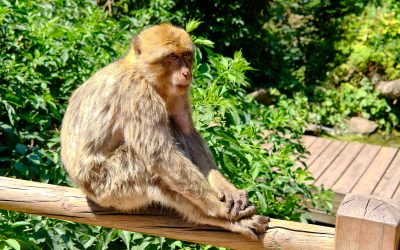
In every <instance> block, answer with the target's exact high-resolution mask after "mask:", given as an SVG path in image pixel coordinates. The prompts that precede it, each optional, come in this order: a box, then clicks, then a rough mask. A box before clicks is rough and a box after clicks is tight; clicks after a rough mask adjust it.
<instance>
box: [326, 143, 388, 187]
mask: <svg viewBox="0 0 400 250" xmlns="http://www.w3.org/2000/svg"><path fill="white" fill-rule="evenodd" d="M379 149H380V147H379V146H376V145H369V144H367V145H365V146H364V147H363V149H362V150H361V152H360V153H359V154H358V155H357V157H356V159H354V161H353V162H352V163H351V165H350V166H349V167H348V168H347V170H346V171H345V172H344V174H343V175H342V177H340V178H339V180H338V181H337V182H336V183H335V185H333V187H332V190H333V191H334V192H336V193H341V194H347V193H348V192H350V190H351V189H352V188H353V187H354V185H355V184H356V183H357V182H358V179H359V178H360V177H361V176H362V174H363V173H364V171H365V169H367V167H368V166H369V164H370V163H371V162H372V161H373V159H374V158H375V155H376V154H377V153H378V151H379Z"/></svg>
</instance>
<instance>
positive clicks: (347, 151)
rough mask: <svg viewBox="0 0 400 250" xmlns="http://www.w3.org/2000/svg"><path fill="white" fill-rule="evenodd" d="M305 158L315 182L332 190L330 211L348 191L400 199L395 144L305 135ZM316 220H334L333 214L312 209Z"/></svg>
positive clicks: (398, 156) (398, 152)
mask: <svg viewBox="0 0 400 250" xmlns="http://www.w3.org/2000/svg"><path fill="white" fill-rule="evenodd" d="M302 141H303V142H304V144H305V146H306V148H307V150H308V151H309V153H310V154H309V156H308V157H307V158H306V159H305V161H304V162H305V163H306V164H307V166H308V168H309V170H310V171H311V173H312V174H313V176H314V178H315V181H314V184H315V185H317V186H324V187H325V188H329V189H332V190H333V191H334V193H335V197H334V202H333V212H334V213H336V211H337V208H338V206H339V205H340V202H341V201H342V200H343V198H344V196H345V195H346V194H347V193H350V192H351V193H357V194H362V195H374V196H377V197H379V198H390V199H395V200H400V150H399V149H398V148H391V147H382V146H378V145H370V144H362V143H357V142H345V141H337V140H330V139H324V138H320V137H314V136H304V137H303V139H302ZM312 216H313V218H314V219H315V220H316V221H320V222H325V223H330V224H334V222H335V218H334V216H329V215H326V214H324V213H321V212H319V211H315V210H313V211H312Z"/></svg>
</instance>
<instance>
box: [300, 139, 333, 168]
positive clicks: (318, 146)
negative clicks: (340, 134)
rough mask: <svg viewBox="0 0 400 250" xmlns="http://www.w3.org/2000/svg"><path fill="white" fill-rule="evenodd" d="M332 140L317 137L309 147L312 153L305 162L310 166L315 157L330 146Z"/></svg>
mask: <svg viewBox="0 0 400 250" xmlns="http://www.w3.org/2000/svg"><path fill="white" fill-rule="evenodd" d="M331 142H332V140H326V139H323V138H319V137H318V138H317V139H316V140H315V142H314V143H313V144H312V145H311V146H310V147H309V148H308V150H309V151H310V155H309V156H308V157H307V159H305V161H304V162H305V163H306V164H307V165H308V166H309V165H310V164H312V163H313V161H314V160H315V159H317V158H318V156H319V155H320V154H321V153H322V152H323V151H324V150H325V149H326V148H327V147H328V146H329V144H330V143H331Z"/></svg>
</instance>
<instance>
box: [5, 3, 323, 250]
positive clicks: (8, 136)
mask: <svg viewBox="0 0 400 250" xmlns="http://www.w3.org/2000/svg"><path fill="white" fill-rule="evenodd" d="M152 8H153V10H154V8H155V10H158V11H159V12H155V13H159V15H160V17H159V19H163V18H164V16H161V15H164V14H165V13H164V11H163V8H164V7H161V5H154V6H153V7H152ZM141 15H142V16H143V17H146V15H149V13H148V12H147V11H146V10H143V11H142V12H140V11H138V13H137V15H136V16H133V17H127V16H124V15H121V16H120V17H119V19H118V20H114V19H110V18H108V17H107V14H106V13H105V12H103V11H102V10H101V9H99V8H98V7H97V6H95V5H94V4H93V3H92V2H90V1H87V0H78V1H65V0H56V1H53V2H52V4H49V3H47V2H46V1H43V2H41V1H27V0H26V1H16V2H12V3H11V2H9V1H7V0H1V5H0V64H1V65H2V67H1V68H0V91H1V93H2V94H1V96H0V102H1V105H0V116H1V120H0V127H1V130H0V134H1V137H0V154H1V156H0V162H1V163H0V164H1V168H0V174H1V175H3V176H10V177H17V178H23V179H30V180H36V181H42V182H49V183H54V184H62V185H68V184H70V182H69V181H68V178H67V177H66V174H65V172H64V170H63V168H62V167H61V164H60V160H59V126H60V124H61V119H62V115H63V112H64V111H65V108H66V104H67V100H68V97H69V96H70V94H71V91H72V90H73V89H75V88H76V87H77V86H78V85H79V84H81V83H82V82H83V81H84V80H85V79H87V78H88V77H89V76H90V75H91V74H93V73H94V72H95V71H96V70H98V69H99V68H100V67H103V66H105V65H107V64H109V63H110V62H112V61H113V60H115V59H116V58H118V57H120V56H121V55H122V54H123V53H124V52H125V48H126V47H127V44H128V43H129V40H130V37H131V35H132V34H133V33H135V32H136V31H137V29H140V28H141V27H143V26H145V25H147V24H149V23H150V22H152V21H154V19H152V18H150V19H149V18H147V19H146V18H144V21H143V22H140V21H139V20H140V16H141ZM198 24H199V23H196V22H191V23H190V24H188V29H194V28H196V27H197V26H198ZM133 25H135V26H136V27H135V28H132V26H133ZM189 27H190V28H189ZM126 29H129V31H126ZM194 41H195V42H196V44H197V45H198V46H199V48H198V49H197V53H196V66H195V72H194V75H195V82H194V88H193V103H194V106H195V107H196V108H195V113H194V119H195V122H196V124H197V128H198V129H199V131H200V132H201V133H202V135H203V136H204V138H205V139H206V140H207V142H208V144H209V145H210V148H211V151H212V152H213V154H214V157H215V159H216V161H217V163H218V165H219V166H220V167H221V170H222V172H223V173H224V175H225V176H227V178H228V179H230V180H231V181H232V182H233V183H235V185H237V186H238V187H240V188H245V189H247V190H248V191H249V196H250V199H251V200H252V201H253V202H254V203H256V205H257V207H258V209H259V210H258V212H259V213H262V214H266V215H271V216H273V217H275V218H284V219H291V220H300V219H304V218H305V216H304V214H303V212H304V211H306V205H308V204H314V205H316V203H317V202H319V201H321V202H322V203H321V204H322V205H327V204H325V202H326V201H327V195H329V193H324V192H322V193H321V194H318V192H317V195H313V194H312V193H311V190H317V189H316V188H315V187H313V186H311V185H308V184H306V180H308V179H310V178H311V177H310V174H309V172H308V171H307V170H305V169H303V168H294V167H293V165H294V159H296V158H299V157H301V156H302V154H303V153H304V149H303V148H302V147H301V145H300V144H299V143H298V142H297V141H296V140H297V139H298V138H299V137H300V135H301V133H302V132H303V131H302V126H303V125H304V122H305V117H306V113H304V112H303V113H301V114H300V115H299V114H298V112H297V111H296V110H295V109H294V107H295V106H299V105H305V103H304V102H305V99H304V98H300V97H299V98H297V99H293V100H292V99H287V98H285V97H284V96H282V97H281V101H280V102H279V104H278V105H276V106H275V107H273V106H271V107H265V106H262V105H260V104H257V103H255V102H254V101H252V100H251V99H249V97H247V96H246V94H245V90H244V88H245V87H246V86H249V85H250V83H249V82H248V79H247V77H246V76H245V73H246V72H247V71H249V70H251V67H250V66H249V63H248V62H247V61H246V60H245V59H244V58H243V56H242V54H241V52H236V53H235V54H234V56H233V58H229V57H224V56H222V55H220V54H217V53H214V52H213V49H212V42H211V41H208V40H206V39H204V38H201V37H194ZM266 131H268V132H269V133H270V136H269V137H268V138H265V136H263V134H265V132H266ZM264 142H269V143H270V144H271V149H270V150H265V149H263V148H262V147H261V145H262V144H263V143H264ZM317 191H318V190H317ZM0 232H1V233H0V235H1V236H0V246H2V247H4V248H13V247H14V248H17V247H16V244H18V245H20V246H21V247H22V248H26V249H27V248H33V249H47V248H53V249H54V248H56V249H76V248H78V249H86V248H88V249H107V248H111V249H112V248H116V247H117V248H121V247H126V248H132V247H133V246H135V248H134V249H136V248H139V249H141V248H145V247H147V248H149V249H160V248H162V247H163V246H165V247H169V248H172V249H174V248H182V247H186V248H195V249H196V248H205V249H207V248H209V247H208V246H199V245H194V244H187V243H184V244H183V243H182V242H180V241H173V240H166V239H164V238H160V237H150V236H144V235H142V234H137V233H128V232H124V231H119V230H111V229H103V228H100V227H93V226H87V225H81V224H76V223H70V222H64V221H58V220H52V219H47V218H43V217H40V216H30V215H24V214H19V213H14V212H7V211H1V212H0ZM95 238H98V239H99V240H94V239H95ZM182 244H183V245H182Z"/></svg>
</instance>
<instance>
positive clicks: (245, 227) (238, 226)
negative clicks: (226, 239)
mask: <svg viewBox="0 0 400 250" xmlns="http://www.w3.org/2000/svg"><path fill="white" fill-rule="evenodd" d="M269 221H270V219H269V218H268V217H265V216H261V215H253V216H252V217H251V218H246V219H242V220H239V221H235V222H232V224H231V227H232V228H231V230H232V231H233V232H237V233H241V234H243V235H244V236H246V237H248V238H250V239H252V240H259V237H260V235H262V234H264V233H265V231H266V230H267V229H268V222H269Z"/></svg>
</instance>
